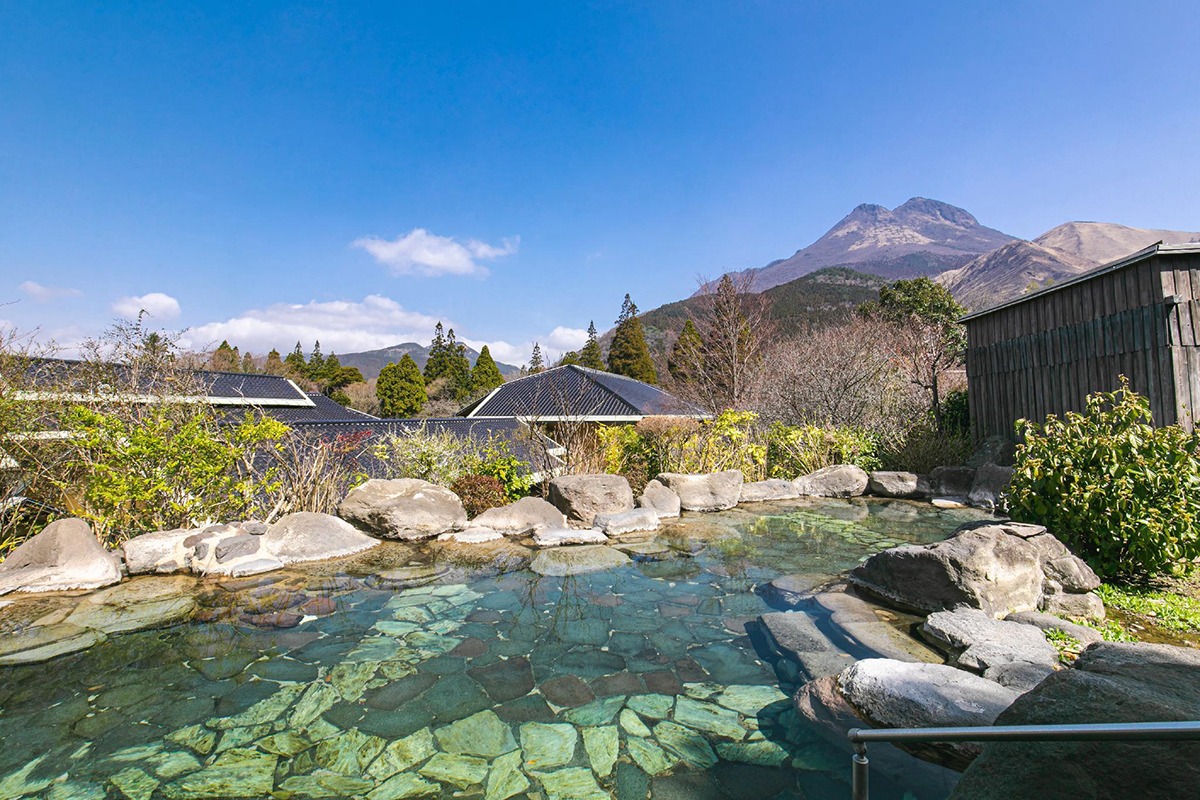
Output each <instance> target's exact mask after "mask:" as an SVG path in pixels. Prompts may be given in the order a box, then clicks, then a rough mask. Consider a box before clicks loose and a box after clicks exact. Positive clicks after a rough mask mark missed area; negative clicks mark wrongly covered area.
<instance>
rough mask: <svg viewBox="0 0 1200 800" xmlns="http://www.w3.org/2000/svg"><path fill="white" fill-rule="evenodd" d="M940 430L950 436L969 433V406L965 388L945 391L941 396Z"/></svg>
mask: <svg viewBox="0 0 1200 800" xmlns="http://www.w3.org/2000/svg"><path fill="white" fill-rule="evenodd" d="M942 430H943V431H945V433H946V434H948V435H951V436H969V435H970V434H971V408H970V405H969V403H968V401H967V392H966V390H965V389H955V390H954V391H952V392H947V393H946V396H945V397H944V398H942Z"/></svg>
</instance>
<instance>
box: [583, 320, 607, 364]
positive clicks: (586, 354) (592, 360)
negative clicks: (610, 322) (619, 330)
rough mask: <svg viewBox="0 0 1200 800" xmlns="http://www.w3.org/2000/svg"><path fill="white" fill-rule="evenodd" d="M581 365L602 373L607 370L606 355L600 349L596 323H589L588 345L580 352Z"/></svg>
mask: <svg viewBox="0 0 1200 800" xmlns="http://www.w3.org/2000/svg"><path fill="white" fill-rule="evenodd" d="M579 363H580V365H581V366H584V367H587V368H588V369H598V370H600V371H601V372H603V371H604V369H605V364H604V353H603V352H602V351H601V349H600V340H599V338H597V335H596V323H595V321H589V322H588V338H587V343H586V344H584V346H583V348H582V349H581V350H580V351H579Z"/></svg>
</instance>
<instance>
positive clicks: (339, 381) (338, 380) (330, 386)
mask: <svg viewBox="0 0 1200 800" xmlns="http://www.w3.org/2000/svg"><path fill="white" fill-rule="evenodd" d="M314 380H316V381H317V385H318V386H320V387H321V391H322V392H323V393H324V394H325V395H326V396H328V397H332V398H333V399H334V400H337V401H338V402H339V403H341V404H342V405H347V404H348V403H349V402H350V398H349V397H348V396H347V395H346V393H345V392H343V391H342V389H344V388H346V387H347V386H349V385H350V384H352V383H359V382H360V381H362V380H363V374H362V373H361V372H360V371H359V369H358V367H343V366H342V362H341V361H339V360H338V357H337V354H336V353H330V354H329V357H328V358H326V359H325V364H324V369H323V370H322V372H321V375H320V376H318V377H315V378H314Z"/></svg>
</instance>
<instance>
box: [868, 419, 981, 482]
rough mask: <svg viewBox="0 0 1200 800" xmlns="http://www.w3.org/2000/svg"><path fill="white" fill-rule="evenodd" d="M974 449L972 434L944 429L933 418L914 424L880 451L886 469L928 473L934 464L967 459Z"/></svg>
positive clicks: (946, 463) (954, 463)
mask: <svg viewBox="0 0 1200 800" xmlns="http://www.w3.org/2000/svg"><path fill="white" fill-rule="evenodd" d="M973 450H974V446H973V443H972V441H971V437H970V436H968V435H965V434H957V433H949V432H947V433H942V432H940V431H938V429H937V426H936V425H935V424H934V423H933V420H928V421H926V422H921V423H919V424H918V425H916V426H914V427H913V428H912V429H911V430H909V431H908V433H906V434H905V436H904V438H903V439H902V440H901V441H900V442H897V443H893V444H891V445H889V446H888V447H886V448H884V450H883V452H882V453H881V454H880V457H881V460H882V462H883V467H884V469H891V470H900V471H902V472H916V473H919V474H922V475H924V474H928V473H929V472H931V471H932V470H933V468H934V467H945V466H953V465H957V464H964V463H966V461H967V459H968V458H969V457H970V456H971V453H972V451H973Z"/></svg>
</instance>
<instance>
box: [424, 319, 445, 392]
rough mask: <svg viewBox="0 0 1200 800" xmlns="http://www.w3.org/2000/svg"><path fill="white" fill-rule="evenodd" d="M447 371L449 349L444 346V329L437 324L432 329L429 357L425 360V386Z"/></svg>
mask: <svg viewBox="0 0 1200 800" xmlns="http://www.w3.org/2000/svg"><path fill="white" fill-rule="evenodd" d="M449 369H450V349H449V348H448V347H447V344H446V329H445V328H443V327H442V323H440V322H439V323H438V324H437V326H436V327H435V328H434V329H433V341H431V342H430V343H429V357H428V358H427V359H426V360H425V385H426V386H428V385H430V384H431V383H433V382H434V381H436V380H437V379H438V378H440V377H442V376H443V375H445V374H446V373H447V372H448V371H449Z"/></svg>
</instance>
